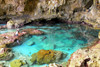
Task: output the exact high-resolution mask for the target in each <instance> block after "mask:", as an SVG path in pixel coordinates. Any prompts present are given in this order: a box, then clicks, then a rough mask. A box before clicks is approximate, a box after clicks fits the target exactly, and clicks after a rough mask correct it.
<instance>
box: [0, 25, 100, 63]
mask: <svg viewBox="0 0 100 67" xmlns="http://www.w3.org/2000/svg"><path fill="white" fill-rule="evenodd" d="M25 28H36V29H39V30H42V31H44V32H45V35H33V36H32V37H31V38H29V39H28V40H27V41H25V42H24V43H23V44H21V45H19V46H15V47H13V48H12V49H13V52H17V53H20V54H22V55H27V56H31V55H32V54H33V53H36V52H38V51H39V50H41V49H45V50H50V49H52V50H57V51H62V52H63V53H65V54H67V56H66V58H65V59H63V60H62V62H63V61H67V60H68V59H69V58H70V55H71V54H72V53H73V52H75V51H76V50H77V49H80V48H82V47H86V46H87V45H86V43H88V42H91V41H93V39H95V38H96V37H97V36H95V34H97V32H98V31H95V30H92V29H87V28H85V27H83V26H78V25H59V24H58V25H55V26H41V27H36V26H26V27H23V29H25ZM12 31H16V30H15V29H13V30H1V32H0V33H5V32H12ZM16 58H17V57H16Z"/></svg>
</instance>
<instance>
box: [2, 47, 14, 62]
mask: <svg viewBox="0 0 100 67" xmlns="http://www.w3.org/2000/svg"><path fill="white" fill-rule="evenodd" d="M12 57H13V53H12V52H11V49H10V48H0V60H10V59H11V58H12Z"/></svg>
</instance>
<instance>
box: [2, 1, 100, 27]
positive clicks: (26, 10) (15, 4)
mask: <svg viewBox="0 0 100 67" xmlns="http://www.w3.org/2000/svg"><path fill="white" fill-rule="evenodd" d="M4 15H7V16H9V17H10V18H11V19H13V18H14V19H15V18H16V17H20V18H23V17H24V18H25V19H26V17H27V18H28V19H30V20H35V19H40V18H44V19H51V18H55V17H58V18H62V19H66V20H70V21H85V22H87V23H90V24H93V25H94V26H96V25H95V22H96V23H100V0H0V18H1V19H2V17H3V16H4ZM7 16H6V17H7ZM3 18H4V17H3Z"/></svg>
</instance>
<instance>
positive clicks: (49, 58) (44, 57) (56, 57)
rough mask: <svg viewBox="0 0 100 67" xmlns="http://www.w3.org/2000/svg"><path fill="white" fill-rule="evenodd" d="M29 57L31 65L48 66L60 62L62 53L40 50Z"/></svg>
mask: <svg viewBox="0 0 100 67" xmlns="http://www.w3.org/2000/svg"><path fill="white" fill-rule="evenodd" d="M31 57H32V58H31V62H33V63H35V62H36V63H37V64H45V63H47V64H48V63H52V62H58V61H60V59H61V58H63V53H62V52H60V51H54V50H40V51H39V52H37V53H34V54H32V56H31Z"/></svg>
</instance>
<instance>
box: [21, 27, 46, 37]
mask: <svg viewBox="0 0 100 67" xmlns="http://www.w3.org/2000/svg"><path fill="white" fill-rule="evenodd" d="M22 32H26V33H27V34H30V35H40V34H44V32H43V31H40V30H36V29H33V28H29V29H24V30H22Z"/></svg>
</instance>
